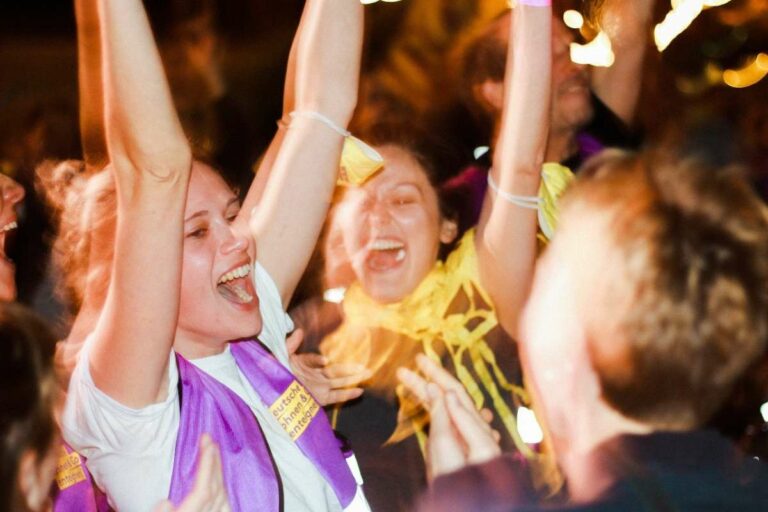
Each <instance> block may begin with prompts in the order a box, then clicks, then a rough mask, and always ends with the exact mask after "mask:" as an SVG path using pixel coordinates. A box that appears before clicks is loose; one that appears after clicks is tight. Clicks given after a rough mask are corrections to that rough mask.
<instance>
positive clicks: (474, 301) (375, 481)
mask: <svg viewBox="0 0 768 512" xmlns="http://www.w3.org/2000/svg"><path fill="white" fill-rule="evenodd" d="M515 19H516V27H517V28H518V31H517V32H516V33H515V37H514V44H515V51H514V54H515V56H514V62H512V60H510V64H509V66H510V71H511V72H510V78H509V81H508V82H507V85H506V87H507V88H508V89H510V90H511V91H512V93H511V94H509V95H508V96H507V97H508V103H507V105H506V106H505V121H504V123H503V130H502V135H501V142H500V146H499V147H500V150H499V151H498V152H497V154H496V158H497V160H496V164H497V165H496V166H495V171H494V173H493V175H492V178H491V179H492V180H493V182H494V183H495V184H497V185H496V187H495V188H494V189H489V190H488V196H487V198H486V202H485V205H486V211H485V215H484V217H483V219H482V220H481V221H480V223H479V225H478V227H477V230H476V231H470V232H468V233H467V234H466V236H464V237H463V238H462V239H460V240H459V241H458V243H455V244H454V242H456V241H457V240H458V239H457V238H456V235H457V233H456V223H455V221H454V219H453V218H452V216H451V215H450V212H449V211H447V210H446V209H445V208H444V204H442V202H441V200H440V195H439V190H438V187H437V182H438V180H439V178H438V176H439V173H440V169H441V163H442V162H443V161H444V160H445V158H444V156H445V155H444V154H443V152H442V151H441V149H442V148H441V147H440V145H435V144H432V143H431V140H430V139H431V137H429V136H428V134H426V135H425V134H424V133H421V132H420V131H419V130H417V129H415V128H414V127H413V126H412V124H411V126H407V125H405V126H404V125H402V124H400V125H397V124H395V125H388V124H386V123H380V124H378V125H374V126H372V127H368V128H367V129H364V130H363V131H362V134H361V137H362V138H363V139H364V140H365V141H366V142H367V143H369V144H371V145H372V146H373V147H374V148H375V149H376V150H377V151H378V152H379V153H380V155H381V156H382V157H383V160H384V163H383V168H382V169H381V170H380V171H378V173H377V174H375V175H373V176H372V177H370V178H369V179H368V180H367V181H365V182H364V183H361V184H359V185H357V186H350V187H346V188H344V190H343V191H341V193H340V198H339V201H338V202H337V204H336V205H335V206H334V210H333V213H332V215H331V219H330V224H331V226H332V230H333V229H337V231H335V234H334V235H332V236H334V237H338V239H339V241H340V244H341V245H340V247H338V248H337V249H338V250H340V251H342V252H343V253H344V255H343V256H344V261H349V262H350V263H351V268H352V271H353V275H354V279H355V282H354V283H353V284H352V286H350V287H349V288H348V289H347V291H346V294H345V295H344V299H343V302H342V305H341V307H342V309H343V322H342V323H341V325H340V326H339V327H338V329H336V330H335V331H333V332H331V333H328V334H327V335H326V336H322V337H321V338H322V341H320V343H319V350H320V353H321V354H322V355H323V356H325V357H326V358H327V359H328V360H329V361H331V362H334V363H338V364H348V365H362V366H363V367H364V368H367V369H368V370H369V371H370V372H371V374H372V375H371V377H370V379H368V380H367V381H366V382H365V383H364V387H365V389H366V392H365V393H364V394H363V396H362V397H360V398H359V399H358V400H354V401H351V402H348V403H347V404H345V405H344V406H342V407H340V408H339V409H337V410H336V411H334V414H333V418H334V419H335V421H336V422H335V426H336V428H337V429H338V430H339V431H340V432H341V433H342V434H343V435H345V436H347V437H348V438H349V439H350V441H351V443H352V446H354V447H355V449H356V454H357V456H358V458H359V460H360V461H361V467H362V470H363V473H364V474H365V475H367V479H368V480H367V482H368V483H367V487H366V494H367V495H368V496H369V499H370V500H371V503H372V505H373V507H374V509H378V510H398V511H399V510H411V509H412V506H413V500H414V498H415V497H416V496H417V495H418V494H419V492H421V490H422V489H423V488H424V486H425V485H426V481H425V477H424V454H423V451H422V448H423V443H424V440H425V439H426V437H427V436H428V432H429V421H430V420H429V415H428V414H427V412H426V411H425V410H424V409H423V408H422V407H420V406H419V404H418V403H416V402H414V401H413V400H412V398H411V397H409V396H408V395H407V394H405V393H403V392H402V390H401V389H399V388H398V383H397V380H396V378H395V369H396V368H397V367H398V366H399V365H411V364H413V363H414V358H415V356H416V355H417V354H428V355H429V356H430V357H432V358H433V359H435V360H436V361H439V362H440V364H442V365H444V366H445V368H447V369H448V370H449V371H450V372H451V373H453V374H454V375H456V376H458V377H459V378H460V379H461V381H462V384H463V385H464V386H465V387H466V388H467V389H468V390H469V391H470V392H471V393H472V396H473V399H474V401H475V405H476V406H477V407H487V408H489V409H491V410H493V413H494V415H495V425H496V426H497V428H498V429H499V431H500V432H501V433H502V434H503V435H502V442H503V444H504V447H505V449H508V450H509V451H512V452H514V453H516V454H518V456H520V457H528V458H531V459H535V461H536V462H535V464H532V465H531V467H532V468H535V470H534V471H536V472H537V473H538V474H539V475H540V476H542V477H543V478H542V480H545V479H546V477H548V476H551V475H549V474H546V471H547V469H550V468H551V465H548V462H549V461H551V458H549V457H548V456H547V454H540V453H537V452H536V450H535V449H534V448H532V447H531V446H529V445H528V444H526V443H525V442H524V441H523V440H522V439H521V436H520V433H519V431H518V428H517V422H516V418H517V415H518V411H519V410H520V408H521V406H523V405H528V406H529V405H530V404H529V402H528V397H527V393H526V392H525V390H524V386H523V378H522V375H521V372H520V367H519V360H518V357H517V349H516V346H515V344H514V343H513V342H510V340H509V338H508V337H507V336H506V335H505V334H504V330H505V329H506V330H508V331H509V332H515V331H516V329H517V324H518V322H517V320H518V318H519V313H520V310H521V308H522V304H523V301H524V299H525V296H526V294H527V292H528V290H529V286H530V280H531V278H532V276H533V266H534V263H535V259H536V250H537V238H536V234H537V227H538V226H537V215H536V211H535V208H531V206H533V204H534V203H535V204H538V201H539V199H538V196H537V195H536V194H537V193H538V190H539V185H540V181H541V172H542V158H543V153H544V144H545V141H546V131H547V120H548V115H547V114H548V105H549V83H550V80H549V72H550V59H549V58H546V57H548V56H549V52H550V49H549V45H550V42H551V37H550V34H549V29H550V22H551V14H550V10H549V9H540V8H538V7H530V6H520V7H518V8H516V10H515ZM513 67H514V71H512V68H513ZM544 167H547V166H546V165H544ZM513 194H514V195H516V196H517V197H518V199H519V198H520V197H523V198H524V199H521V200H519V201H515V200H514V199H512V200H510V197H511V196H512V195H513ZM445 248H450V249H448V250H444V249H445ZM441 253H442V254H441ZM441 256H445V259H442V257H441ZM307 316H309V315H307ZM321 316H322V315H321ZM321 327H322V326H321ZM547 483H551V481H548V482H547Z"/></svg>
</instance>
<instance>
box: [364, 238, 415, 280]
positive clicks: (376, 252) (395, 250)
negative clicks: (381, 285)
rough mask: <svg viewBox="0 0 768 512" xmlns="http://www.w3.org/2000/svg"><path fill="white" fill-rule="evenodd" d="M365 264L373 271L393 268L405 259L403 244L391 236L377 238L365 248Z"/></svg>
mask: <svg viewBox="0 0 768 512" xmlns="http://www.w3.org/2000/svg"><path fill="white" fill-rule="evenodd" d="M367 253H368V254H367V255H366V258H365V264H366V266H367V267H368V268H369V269H370V270H373V271H374V272H384V271H387V270H393V269H395V268H397V267H399V266H400V265H402V263H403V262H404V261H405V257H406V256H407V251H406V249H405V244H404V243H403V242H401V241H400V240H396V239H393V238H377V239H376V240H374V241H373V242H372V243H371V244H370V245H369V246H368V248H367Z"/></svg>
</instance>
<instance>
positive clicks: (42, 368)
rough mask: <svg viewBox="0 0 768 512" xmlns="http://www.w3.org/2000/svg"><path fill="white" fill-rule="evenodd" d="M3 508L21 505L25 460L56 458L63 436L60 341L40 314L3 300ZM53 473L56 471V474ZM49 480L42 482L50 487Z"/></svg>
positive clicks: (0, 323)
mask: <svg viewBox="0 0 768 512" xmlns="http://www.w3.org/2000/svg"><path fill="white" fill-rule="evenodd" d="M0 346H2V352H3V357H2V358H0V436H2V453H1V454H0V458H1V461H0V464H2V465H1V466H0V486H2V489H0V511H7V510H13V509H14V508H15V507H18V505H19V503H20V500H22V497H21V496H20V495H19V488H18V482H19V469H20V464H21V463H22V458H23V457H24V456H25V455H26V454H30V453H31V454H33V455H34V460H35V462H36V463H38V462H42V461H43V460H44V459H45V458H46V457H48V456H50V454H51V449H52V446H53V443H54V442H55V441H56V439H57V428H56V424H55V421H54V415H53V409H54V404H55V400H56V393H57V391H56V390H57V382H56V378H55V372H54V365H53V356H54V351H55V346H56V341H55V339H54V337H53V335H52V334H51V332H50V330H49V329H48V327H47V326H46V324H45V322H43V321H42V320H41V319H40V318H39V317H37V316H36V315H35V314H34V313H32V312H31V311H29V310H27V309H26V308H24V307H23V306H20V305H18V304H14V303H2V304H0ZM51 476H52V475H51ZM50 483H51V482H50V480H49V481H48V482H41V483H40V485H43V486H45V489H48V488H49V486H50Z"/></svg>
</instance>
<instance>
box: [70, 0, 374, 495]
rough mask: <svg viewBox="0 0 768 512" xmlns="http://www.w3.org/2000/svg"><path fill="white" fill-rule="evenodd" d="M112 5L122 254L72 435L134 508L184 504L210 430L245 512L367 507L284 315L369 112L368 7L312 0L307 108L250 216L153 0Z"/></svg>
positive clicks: (109, 63)
mask: <svg viewBox="0 0 768 512" xmlns="http://www.w3.org/2000/svg"><path fill="white" fill-rule="evenodd" d="M98 10H99V20H100V25H101V40H102V59H103V61H102V67H103V77H104V83H103V87H104V98H105V108H104V110H105V120H106V121H105V126H106V140H107V147H108V154H109V161H110V163H111V172H113V174H114V182H115V188H116V197H117V202H116V204H117V225H116V229H115V234H114V238H115V251H114V257H113V260H112V269H111V279H110V285H109V291H108V293H107V297H106V302H105V304H104V307H103V310H102V311H101V314H100V316H99V319H98V323H97V325H96V328H95V330H94V332H93V333H92V334H91V335H90V336H88V338H87V340H86V341H85V343H84V347H83V349H82V351H81V352H80V354H79V357H78V362H77V366H76V368H75V370H74V372H73V375H72V378H71V381H70V387H69V397H68V398H69V400H68V404H67V407H66V411H65V414H64V417H63V426H64V434H65V438H66V439H67V441H69V442H70V444H72V446H73V447H74V448H76V449H77V450H78V451H80V452H81V453H82V454H83V455H85V456H86V457H87V459H88V467H89V469H90V470H91V472H92V473H93V476H94V479H95V480H96V483H97V484H98V485H99V486H100V487H101V488H102V489H104V490H105V491H106V493H107V495H108V497H109V500H110V503H111V504H112V505H113V506H115V507H117V508H118V509H120V510H147V509H148V508H149V507H150V506H151V505H152V503H154V502H156V501H157V500H158V499H160V498H165V497H169V498H170V500H171V501H172V502H173V503H179V502H180V501H181V500H182V499H183V497H184V496H185V495H186V494H187V493H188V492H189V488H190V485H191V482H192V481H193V478H192V476H193V472H194V469H195V456H194V451H193V450H191V448H193V447H195V446H196V443H197V440H198V439H199V438H200V437H201V436H202V435H203V434H204V433H209V434H210V435H211V437H212V438H213V439H214V441H216V442H217V443H218V444H219V445H220V448H221V460H222V468H223V473H224V482H225V486H226V489H227V494H228V497H229V500H230V502H231V504H232V508H233V509H234V510H254V509H258V510H280V509H285V510H367V509H368V506H367V503H366V502H365V497H364V496H363V494H362V489H361V487H360V484H361V482H360V479H359V477H358V476H356V474H357V472H356V471H355V464H354V459H351V458H350V459H347V458H345V455H344V453H342V450H341V447H340V444H339V442H338V441H337V440H336V438H335V436H334V435H333V432H332V430H331V429H330V426H329V424H328V422H327V419H326V418H325V417H324V416H323V414H322V413H320V411H319V406H318V405H317V404H316V403H315V401H314V399H313V398H312V397H311V395H310V394H309V393H308V392H307V391H306V390H305V389H304V388H303V386H302V385H301V384H299V383H298V382H297V381H296V380H295V379H294V377H293V375H292V374H291V373H290V371H289V370H288V353H287V349H286V344H285V335H286V333H287V332H289V331H290V330H291V329H292V325H291V322H290V319H289V318H288V317H287V315H286V314H285V312H284V304H285V303H286V302H287V301H288V299H289V298H290V296H291V294H292V292H293V288H294V287H295V285H296V282H297V281H298V278H299V276H300V274H301V272H302V271H303V269H304V266H306V263H307V260H308V259H309V256H310V253H311V250H312V247H313V246H314V244H315V238H316V237H317V233H318V231H319V230H320V226H321V224H322V219H323V218H324V215H325V211H326V209H327V205H328V202H329V200H330V195H331V193H332V191H333V187H334V183H335V181H336V174H337V168H338V162H339V157H340V154H341V148H342V143H343V135H345V134H346V133H347V132H346V130H345V129H344V128H343V127H344V126H346V124H347V123H348V121H349V118H350V117H351V115H352V112H353V110H354V105H355V101H356V94H357V80H358V76H357V75H358V70H359V60H360V47H361V40H362V6H361V4H360V3H359V2H358V1H357V0H341V1H339V0H308V2H307V5H306V7H305V13H304V20H303V21H302V26H303V29H302V35H301V39H300V40H299V41H298V47H297V56H296V58H297V64H296V90H295V109H296V110H295V112H293V115H292V121H291V123H290V127H289V129H288V130H287V131H286V133H285V135H284V140H283V142H282V144H281V146H280V149H279V152H278V153H277V155H276V157H275V161H274V164H273V165H272V168H271V176H270V179H269V181H268V183H267V184H266V186H265V187H264V191H263V194H262V195H261V200H260V203H259V208H258V211H257V212H256V213H255V214H254V215H253V216H252V218H251V219H250V222H248V219H247V217H248V215H250V214H251V211H250V209H249V210H245V211H244V213H243V215H242V216H241V215H240V211H239V210H240V209H239V205H238V202H237V199H236V196H235V194H234V193H233V192H232V191H231V190H230V189H229V188H228V187H227V186H226V185H225V184H224V181H223V180H222V179H221V177H220V176H218V175H217V174H216V173H215V171H213V170H212V169H210V168H209V167H208V166H206V165H204V164H202V163H199V162H193V161H192V157H191V151H190V149H189V146H188V144H187V142H186V140H185V138H184V134H183V133H182V130H181V127H180V125H179V122H178V118H177V116H176V113H175V112H174V110H173V106H172V102H171V98H170V94H169V92H168V87H167V83H166V81H165V77H164V75H163V71H162V67H161V65H160V60H159V57H158V54H157V50H156V48H155V45H154V42H153V39H152V34H151V31H150V28H149V24H148V21H147V18H146V14H145V13H144V11H143V7H142V3H141V1H140V0H100V1H99V2H98ZM294 205H301V210H300V211H297V210H295V208H294ZM249 226H250V229H249ZM254 239H258V242H259V247H258V250H257V249H256V247H255V243H254ZM257 255H258V258H257ZM257 259H258V261H256V260H257ZM257 292H258V293H257ZM249 338H252V339H249ZM256 338H258V339H256ZM232 340H238V341H237V342H236V343H230V341H232Z"/></svg>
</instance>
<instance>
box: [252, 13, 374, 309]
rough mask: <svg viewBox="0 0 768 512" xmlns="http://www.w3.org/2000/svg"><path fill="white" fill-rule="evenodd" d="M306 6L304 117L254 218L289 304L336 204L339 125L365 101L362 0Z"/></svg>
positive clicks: (300, 96)
mask: <svg viewBox="0 0 768 512" xmlns="http://www.w3.org/2000/svg"><path fill="white" fill-rule="evenodd" d="M305 10H306V12H305V20H304V21H303V22H302V28H301V34H300V39H299V41H298V43H297V44H298V46H297V50H296V78H295V80H296V88H295V93H296V96H295V98H296V99H295V106H294V108H295V112H296V113H297V115H296V116H295V117H294V118H293V119H292V120H291V124H290V127H289V128H288V130H287V131H286V133H285V135H284V140H283V142H282V144H281V146H280V150H279V153H278V155H277V157H276V159H275V162H274V164H273V165H272V168H271V173H270V176H269V180H268V181H267V184H266V188H265V190H264V193H263V196H262V198H261V201H260V203H259V206H258V209H257V213H256V215H255V216H254V217H253V218H252V219H251V223H250V226H251V230H252V233H253V235H254V237H255V238H256V242H257V258H258V260H259V261H260V262H261V264H262V265H263V266H264V267H265V268H266V269H267V271H268V272H269V274H270V276H271V277H272V279H273V280H274V281H275V283H276V285H277V287H278V289H279V290H280V294H281V296H282V299H283V303H284V304H287V303H288V301H289V300H290V297H291V295H292V293H293V290H294V288H295V287H296V284H297V283H298V281H299V278H300V277H301V274H302V273H303V271H304V268H305V267H306V265H307V262H308V261H309V257H310V255H311V253H312V250H313V248H314V246H315V243H316V241H317V237H318V235H319V233H320V229H321V228H322V225H323V222H324V220H325V216H326V213H327V210H328V206H329V204H330V200H331V195H332V193H333V189H334V186H335V182H336V176H337V174H338V171H339V162H340V158H341V150H342V145H343V142H344V137H343V135H342V134H341V133H340V132H339V131H337V129H338V128H341V129H345V128H346V126H347V124H348V123H349V120H350V118H351V117H352V113H353V111H354V108H355V104H356V102H357V91H358V80H359V72H360V57H361V51H362V36H363V6H362V4H361V3H360V1H359V0H307V6H306V7H305ZM316 114H320V115H321V116H323V118H325V120H320V119H319V118H318V117H317V116H316ZM332 125H335V126H336V128H332ZM248 213H249V212H248V211H245V212H244V214H246V215H247V214H248Z"/></svg>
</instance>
